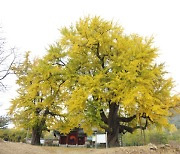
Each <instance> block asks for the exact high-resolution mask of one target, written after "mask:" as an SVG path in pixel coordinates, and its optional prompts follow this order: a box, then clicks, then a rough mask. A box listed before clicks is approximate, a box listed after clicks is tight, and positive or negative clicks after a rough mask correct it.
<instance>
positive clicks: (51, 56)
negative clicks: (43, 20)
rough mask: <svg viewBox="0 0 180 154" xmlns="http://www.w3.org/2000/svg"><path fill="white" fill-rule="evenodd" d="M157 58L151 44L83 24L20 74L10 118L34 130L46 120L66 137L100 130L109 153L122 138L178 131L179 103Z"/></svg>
mask: <svg viewBox="0 0 180 154" xmlns="http://www.w3.org/2000/svg"><path fill="white" fill-rule="evenodd" d="M157 56H158V49H157V48H155V47H154V45H153V38H152V37H150V38H147V37H142V36H139V35H137V34H130V35H126V34H125V33H124V32H123V28H122V27H121V26H119V25H118V24H114V23H113V22H111V21H106V20H103V19H101V18H100V17H94V18H90V17H86V18H84V19H80V20H79V21H78V22H77V23H76V25H75V26H71V27H70V28H66V27H65V28H62V29H61V39H60V41H59V42H58V43H57V44H55V45H52V46H50V49H49V50H48V53H47V55H46V56H45V57H44V58H43V59H42V60H38V62H36V61H35V62H34V63H33V64H29V63H27V62H26V61H25V63H24V64H23V65H22V66H21V67H18V68H16V69H15V70H16V72H17V75H18V78H19V79H18V81H17V83H18V84H19V85H20V86H21V88H20V89H19V94H20V95H19V97H18V98H16V99H14V100H13V102H12V107H11V114H13V115H14V117H15V119H17V120H18V121H17V122H18V123H20V121H22V124H25V125H26V124H27V123H26V122H27V121H29V123H30V124H32V127H34V124H35V123H36V124H37V123H38V121H39V120H40V121H41V120H42V119H43V118H45V119H46V120H44V123H43V125H45V126H47V127H48V128H51V129H52V128H53V129H55V128H56V129H59V130H61V131H62V132H68V131H70V130H71V129H72V128H74V127H82V128H83V129H84V131H85V132H86V133H88V134H91V133H92V129H91V128H93V127H96V128H98V129H101V130H104V131H106V132H107V133H108V143H109V145H110V146H116V145H118V134H119V133H126V132H130V133H132V132H133V131H135V130H136V129H142V130H144V129H146V128H147V127H149V126H150V125H151V124H155V125H157V126H160V127H166V128H169V129H172V128H173V127H172V125H170V124H169V122H168V119H167V117H169V116H171V115H172V110H174V109H178V107H179V96H178V95H176V94H175V95H173V94H172V93H171V91H172V88H173V82H172V79H166V78H165V77H164V75H165V74H166V72H165V70H164V65H163V64H156V63H155V59H156V58H157ZM27 64H28V65H27ZM61 113H63V114H61ZM22 115H23V117H24V116H26V117H29V119H22ZM57 115H58V117H57ZM18 117H19V118H18ZM25 121H26V122H25ZM38 124H39V123H38Z"/></svg>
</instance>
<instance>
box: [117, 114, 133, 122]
mask: <svg viewBox="0 0 180 154" xmlns="http://www.w3.org/2000/svg"><path fill="white" fill-rule="evenodd" d="M135 118H136V115H133V116H131V117H128V118H126V117H119V118H118V121H119V122H131V121H132V120H133V119H135Z"/></svg>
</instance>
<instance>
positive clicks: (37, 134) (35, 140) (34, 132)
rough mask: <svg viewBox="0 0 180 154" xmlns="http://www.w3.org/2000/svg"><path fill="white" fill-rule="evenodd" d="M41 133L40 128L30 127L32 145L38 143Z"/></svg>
mask: <svg viewBox="0 0 180 154" xmlns="http://www.w3.org/2000/svg"><path fill="white" fill-rule="evenodd" d="M41 134H42V129H41V128H39V127H34V128H32V139H31V144H32V145H40V138H41Z"/></svg>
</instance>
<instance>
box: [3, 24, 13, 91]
mask: <svg viewBox="0 0 180 154" xmlns="http://www.w3.org/2000/svg"><path fill="white" fill-rule="evenodd" d="M14 61H15V53H14V49H10V50H7V49H6V48H5V38H4V37H3V35H2V31H1V27H0V90H3V89H4V88H5V87H6V86H5V84H4V83H3V80H4V79H5V78H6V77H7V75H9V74H10V70H11V66H12V65H13V63H14Z"/></svg>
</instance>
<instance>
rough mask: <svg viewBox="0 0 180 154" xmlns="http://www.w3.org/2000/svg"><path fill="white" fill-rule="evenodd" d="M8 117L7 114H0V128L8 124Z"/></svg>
mask: <svg viewBox="0 0 180 154" xmlns="http://www.w3.org/2000/svg"><path fill="white" fill-rule="evenodd" d="M9 121H10V119H9V117H7V116H0V129H5V128H7V126H8V123H9Z"/></svg>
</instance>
